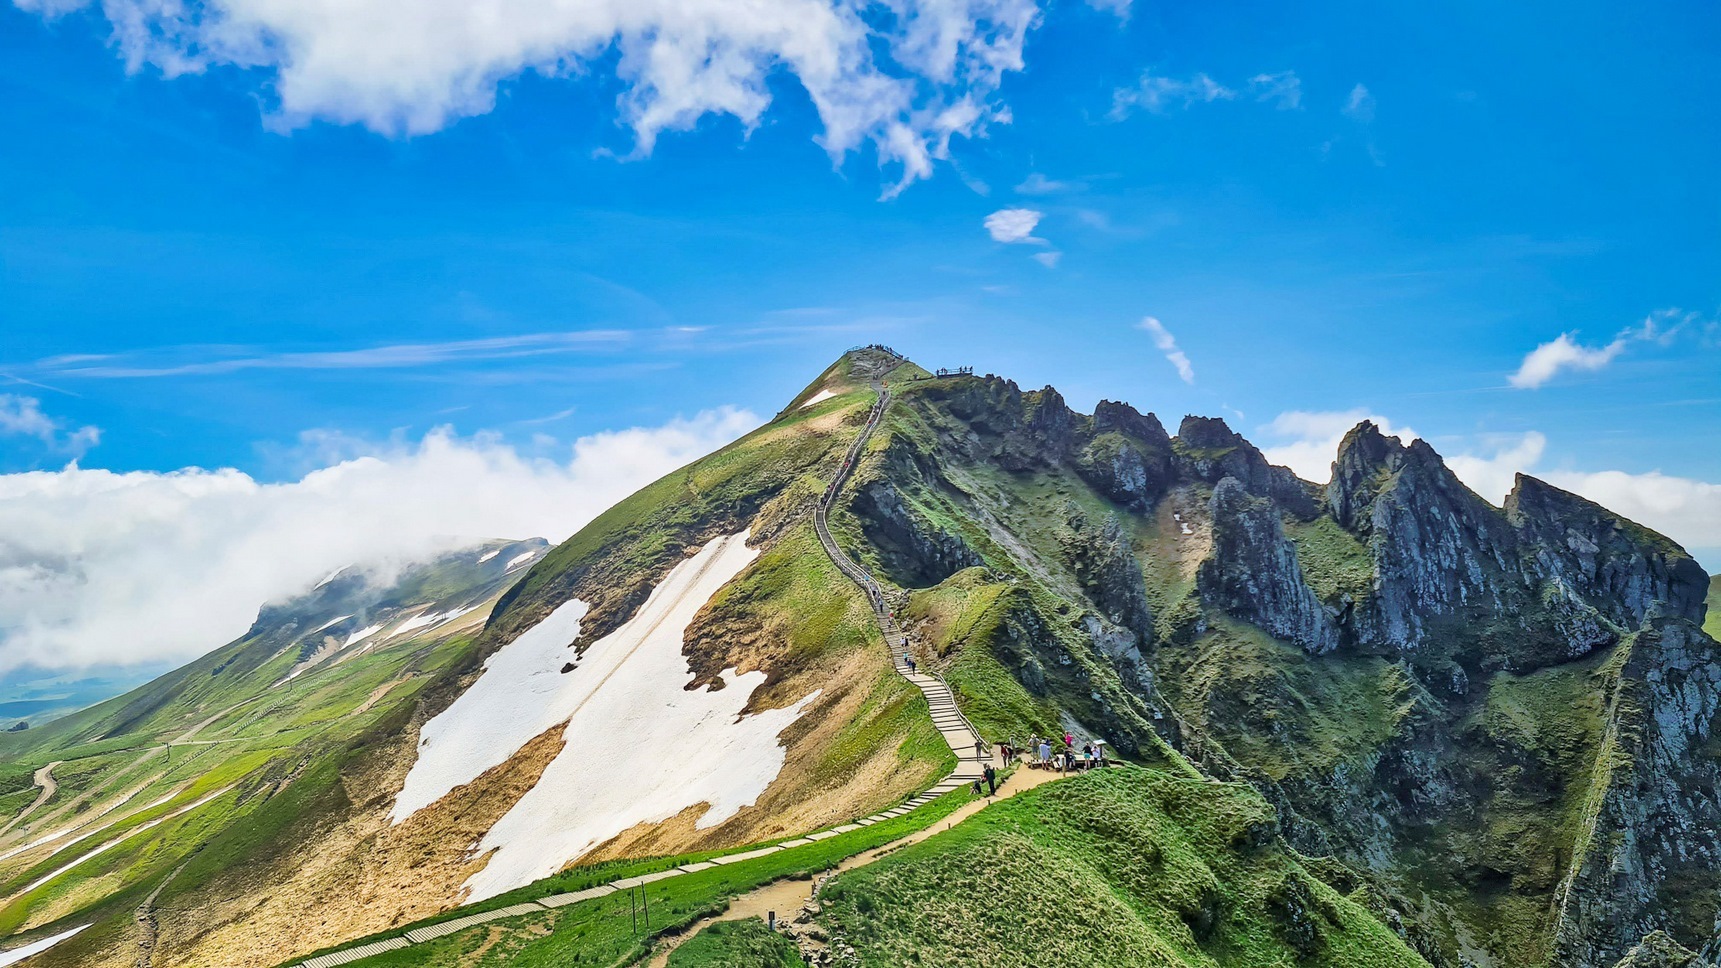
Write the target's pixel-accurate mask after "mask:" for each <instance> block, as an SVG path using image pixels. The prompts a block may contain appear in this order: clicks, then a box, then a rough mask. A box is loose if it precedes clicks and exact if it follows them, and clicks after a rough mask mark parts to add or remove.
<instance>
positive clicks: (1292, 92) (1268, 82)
mask: <svg viewBox="0 0 1721 968" xmlns="http://www.w3.org/2000/svg"><path fill="white" fill-rule="evenodd" d="M1249 91H1250V93H1252V94H1254V95H1255V100H1257V101H1271V102H1273V105H1274V106H1275V107H1277V108H1278V109H1279V110H1281V111H1292V110H1296V109H1297V108H1300V107H1302V106H1303V81H1302V78H1300V77H1298V76H1297V72H1296V71H1280V72H1278V73H1277V74H1256V75H1255V76H1254V77H1251V78H1249Z"/></svg>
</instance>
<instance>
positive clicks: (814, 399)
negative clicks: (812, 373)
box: [801, 390, 837, 410]
mask: <svg viewBox="0 0 1721 968" xmlns="http://www.w3.org/2000/svg"><path fill="white" fill-rule="evenodd" d="M836 395H837V394H836V391H834V390H820V391H819V392H818V393H815V394H813V395H812V396H810V397H808V398H807V402H806V403H803V404H801V409H802V410H805V409H807V408H808V407H810V406H812V405H813V404H815V403H821V402H823V401H825V400H829V399H830V398H832V397H834V396H836Z"/></svg>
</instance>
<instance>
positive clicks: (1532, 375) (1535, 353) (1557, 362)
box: [1506, 333, 1626, 390]
mask: <svg viewBox="0 0 1721 968" xmlns="http://www.w3.org/2000/svg"><path fill="white" fill-rule="evenodd" d="M1573 335H1574V334H1572V333H1561V334H1560V335H1559V336H1557V337H1555V338H1554V339H1553V340H1551V341H1549V342H1546V343H1543V344H1542V345H1540V346H1538V347H1536V348H1535V349H1533V350H1531V351H1530V352H1529V354H1527V355H1526V356H1525V357H1524V362H1523V363H1521V364H1519V365H1518V372H1516V373H1514V374H1512V375H1511V376H1509V377H1507V378H1506V379H1507V381H1508V382H1510V383H1511V384H1512V385H1513V386H1515V387H1517V388H1519V389H1521V390H1533V389H1535V388H1537V387H1539V386H1541V385H1542V384H1544V383H1547V382H1548V381H1549V380H1552V379H1553V378H1554V377H1556V376H1558V375H1559V373H1560V371H1561V370H1589V371H1594V370H1599V369H1601V368H1602V367H1604V366H1607V365H1608V364H1609V363H1612V362H1613V361H1614V358H1615V357H1617V356H1619V354H1621V353H1623V352H1625V344H1626V339H1625V337H1623V336H1621V337H1618V338H1616V339H1615V340H1614V341H1613V342H1611V343H1609V344H1607V345H1606V346H1594V347H1591V346H1584V345H1583V344H1581V343H1579V342H1578V341H1577V340H1576V339H1574V338H1573Z"/></svg>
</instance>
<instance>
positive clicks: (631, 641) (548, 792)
mask: <svg viewBox="0 0 1721 968" xmlns="http://www.w3.org/2000/svg"><path fill="white" fill-rule="evenodd" d="M747 537H748V534H747V532H742V533H740V534H735V535H730V536H729V537H726V538H718V539H717V540H715V541H712V542H711V543H710V544H708V545H706V546H705V547H704V548H702V549H700V551H699V553H698V554H697V555H695V556H693V557H692V558H689V559H687V560H686V561H683V562H681V563H680V564H678V565H676V566H675V567H674V568H673V569H671V570H670V572H669V574H668V575H666V576H664V579H663V582H662V583H661V584H659V585H658V586H657V588H655V589H653V590H652V593H651V597H650V598H648V599H647V600H646V602H645V604H644V605H643V606H641V607H640V610H639V612H638V614H636V615H635V616H634V617H633V618H632V619H630V620H629V621H628V623H627V624H626V625H623V626H622V627H620V628H618V629H616V630H615V631H614V632H612V633H610V634H609V635H606V636H604V637H603V638H602V639H600V640H598V641H597V642H594V643H592V645H591V646H590V647H589V648H588V649H587V650H586V653H585V656H584V657H583V659H582V662H581V667H580V671H579V672H578V673H571V674H569V675H566V676H562V675H558V678H561V679H564V680H567V681H568V682H567V685H566V686H564V687H563V689H562V693H563V695H564V696H566V697H567V698H569V699H573V700H575V701H574V703H573V704H572V707H571V715H570V716H569V718H568V722H567V726H566V728H565V729H564V730H563V733H562V736H563V739H564V740H565V745H564V746H563V747H562V751H561V752H560V753H559V754H558V755H557V756H556V758H555V759H554V760H553V761H551V763H550V765H549V767H548V768H546V769H545V770H544V773H543V776H542V777H541V778H540V779H539V780H538V783H537V785H536V786H534V787H533V788H532V789H531V790H528V791H527V792H526V794H525V796H523V797H521V798H520V800H519V802H518V803H516V804H514V807H513V809H511V810H509V811H508V813H507V814H505V815H504V816H503V817H502V819H501V820H499V821H497V822H496V825H495V826H494V827H492V828H490V831H489V832H488V833H486V834H485V835H484V837H483V839H482V840H480V841H479V843H478V850H479V852H480V853H484V852H487V851H494V853H491V854H490V857H489V862H488V863H487V864H486V865H485V867H484V869H483V870H482V871H479V872H478V873H477V874H474V875H473V876H472V878H471V879H470V880H468V881H467V882H466V886H467V887H468V888H469V889H470V891H471V894H470V897H472V898H474V899H482V898H489V897H494V896H496V895H497V894H501V893H502V892H504V891H508V890H512V889H514V888H516V887H522V886H524V885H526V884H529V883H531V882H532V881H535V880H538V879H539V878H542V877H548V876H550V875H551V874H554V873H556V872H557V871H559V870H561V869H562V868H563V867H564V866H566V865H567V864H568V863H569V862H571V861H574V860H577V859H578V858H580V857H581V856H583V855H584V854H586V853H587V852H588V851H590V850H591V849H592V848H594V847H596V846H598V845H599V844H601V843H603V842H605V841H607V840H609V839H610V838H612V837H614V836H615V835H617V834H619V833H621V832H623V831H625V830H627V829H629V828H630V827H633V826H635V825H636V824H641V823H660V822H662V821H665V820H668V819H669V818H670V817H673V816H675V815H676V814H678V813H680V812H682V811H683V810H685V809H687V808H688V807H693V806H696V805H698V804H701V803H703V804H706V807H707V808H706V810H705V811H704V812H703V813H701V814H700V815H699V818H698V819H697V820H696V821H695V823H694V827H695V828H696V829H699V830H705V829H708V828H711V827H715V826H717V825H718V824H721V823H723V822H724V821H726V820H728V819H729V818H731V817H733V816H735V815H736V814H737V813H739V812H740V811H741V809H742V808H744V807H748V806H751V805H752V804H754V803H756V802H757V801H758V799H759V796H760V794H762V793H764V792H765V789H766V788H767V787H769V786H770V785H771V783H772V781H774V780H775V779H776V778H777V774H778V773H780V772H781V771H782V769H783V763H784V761H785V759H786V758H787V755H788V751H787V750H785V749H784V747H783V745H782V744H781V742H780V741H779V740H778V736H779V735H780V734H781V733H782V732H783V730H784V729H787V728H788V727H789V725H790V724H792V723H793V722H794V721H795V720H797V719H799V718H800V717H801V714H802V713H803V712H804V711H805V710H806V708H807V706H808V705H810V704H811V703H812V702H813V700H814V699H816V698H817V697H818V695H819V691H818V690H815V691H813V692H812V693H810V694H809V695H807V696H805V697H804V698H802V699H801V700H800V701H799V702H797V703H795V704H794V705H793V706H789V707H787V708H783V709H771V710H765V711H763V712H759V713H756V714H754V715H751V716H745V715H743V714H742V710H743V709H745V708H746V706H747V701H748V699H749V697H750V696H751V695H752V693H753V691H754V690H755V689H757V688H758V687H759V686H761V685H763V684H764V682H765V679H766V675H765V673H764V672H762V671H757V670H756V671H753V672H749V673H747V674H745V675H736V674H735V670H734V669H727V670H725V671H724V672H723V674H722V678H723V680H724V686H725V688H723V689H720V690H717V691H711V690H707V689H700V690H695V691H692V692H689V691H687V690H685V689H684V688H683V686H684V685H686V683H687V682H688V681H689V680H690V679H691V678H692V671H691V670H690V669H689V668H688V665H687V658H686V657H685V656H684V655H683V654H682V646H683V641H684V639H685V637H686V633H687V626H688V625H689V624H690V623H691V622H692V621H693V618H694V616H696V615H697V614H698V613H699V611H700V609H702V608H704V607H705V604H706V603H707V602H709V601H710V600H711V598H712V596H713V595H715V594H716V593H717V591H718V590H719V589H721V588H722V587H723V586H724V585H726V584H728V583H729V582H730V581H731V580H732V579H734V578H735V576H736V575H738V574H740V573H741V571H742V570H743V569H744V568H746V567H747V565H749V564H750V563H751V562H752V561H753V559H754V558H755V557H757V556H758V552H757V551H755V550H753V549H751V548H748V547H747ZM564 708H567V707H566V706H564ZM612 754H614V755H620V756H622V757H625V759H626V766H625V768H620V769H618V764H617V763H616V762H615V760H614V758H613V755H612Z"/></svg>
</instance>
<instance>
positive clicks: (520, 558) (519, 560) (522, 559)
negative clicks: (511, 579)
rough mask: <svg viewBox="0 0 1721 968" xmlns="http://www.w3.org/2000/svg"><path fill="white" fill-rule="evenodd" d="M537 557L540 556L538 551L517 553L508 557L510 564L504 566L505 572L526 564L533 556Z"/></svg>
mask: <svg viewBox="0 0 1721 968" xmlns="http://www.w3.org/2000/svg"><path fill="white" fill-rule="evenodd" d="M536 557H538V553H537V552H536V551H528V552H526V553H525V554H523V555H515V556H514V557H512V558H509V559H508V566H507V567H506V568H503V569H502V570H503V571H504V572H510V571H513V570H514V569H515V568H518V567H519V566H521V565H523V564H525V563H526V562H528V561H531V560H532V559H533V558H536Z"/></svg>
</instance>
